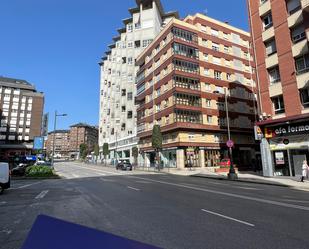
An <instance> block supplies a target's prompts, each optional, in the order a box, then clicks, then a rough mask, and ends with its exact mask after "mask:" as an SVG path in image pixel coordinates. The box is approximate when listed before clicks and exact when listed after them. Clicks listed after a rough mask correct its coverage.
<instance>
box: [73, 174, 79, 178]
mask: <svg viewBox="0 0 309 249" xmlns="http://www.w3.org/2000/svg"><path fill="white" fill-rule="evenodd" d="M72 176H73V177H74V178H80V176H79V175H76V174H73V173H72Z"/></svg>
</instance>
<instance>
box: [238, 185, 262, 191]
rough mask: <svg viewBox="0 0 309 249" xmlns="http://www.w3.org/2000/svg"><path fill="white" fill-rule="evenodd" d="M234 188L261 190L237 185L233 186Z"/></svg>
mask: <svg viewBox="0 0 309 249" xmlns="http://www.w3.org/2000/svg"><path fill="white" fill-rule="evenodd" d="M233 187H234V188H240V189H245V190H263V189H260V188H250V187H239V186H233Z"/></svg>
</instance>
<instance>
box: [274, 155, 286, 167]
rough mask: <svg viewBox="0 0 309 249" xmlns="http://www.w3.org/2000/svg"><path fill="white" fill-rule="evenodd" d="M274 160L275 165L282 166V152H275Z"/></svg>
mask: <svg viewBox="0 0 309 249" xmlns="http://www.w3.org/2000/svg"><path fill="white" fill-rule="evenodd" d="M275 159H276V164H277V165H283V164H284V154H283V152H275Z"/></svg>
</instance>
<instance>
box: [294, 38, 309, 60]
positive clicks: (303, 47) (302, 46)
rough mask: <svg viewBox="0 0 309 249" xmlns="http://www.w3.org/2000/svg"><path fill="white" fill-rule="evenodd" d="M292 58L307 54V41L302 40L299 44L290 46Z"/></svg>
mask: <svg viewBox="0 0 309 249" xmlns="http://www.w3.org/2000/svg"><path fill="white" fill-rule="evenodd" d="M292 53H293V57H298V56H300V55H303V54H306V53H308V40H307V39H304V40H302V41H300V42H297V43H295V44H294V45H293V46H292Z"/></svg>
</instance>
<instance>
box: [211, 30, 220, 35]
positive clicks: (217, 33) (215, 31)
mask: <svg viewBox="0 0 309 249" xmlns="http://www.w3.org/2000/svg"><path fill="white" fill-rule="evenodd" d="M211 35H213V36H219V31H218V30H216V29H211Z"/></svg>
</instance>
